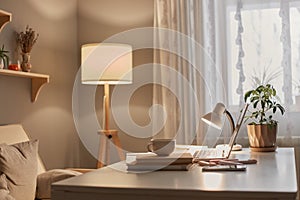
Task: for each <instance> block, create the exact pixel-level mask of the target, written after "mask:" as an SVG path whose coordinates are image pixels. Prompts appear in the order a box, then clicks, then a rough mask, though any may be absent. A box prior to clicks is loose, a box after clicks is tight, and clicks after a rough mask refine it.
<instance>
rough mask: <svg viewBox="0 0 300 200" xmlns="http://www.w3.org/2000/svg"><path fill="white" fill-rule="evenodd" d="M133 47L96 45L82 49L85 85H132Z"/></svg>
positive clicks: (82, 69)
mask: <svg viewBox="0 0 300 200" xmlns="http://www.w3.org/2000/svg"><path fill="white" fill-rule="evenodd" d="M131 69H132V47H131V46H130V45H127V44H113V43H94V44H86V45H83V46H82V48H81V80H82V83H83V84H92V85H103V84H106V83H107V84H110V85H115V84H130V83H132V70H131Z"/></svg>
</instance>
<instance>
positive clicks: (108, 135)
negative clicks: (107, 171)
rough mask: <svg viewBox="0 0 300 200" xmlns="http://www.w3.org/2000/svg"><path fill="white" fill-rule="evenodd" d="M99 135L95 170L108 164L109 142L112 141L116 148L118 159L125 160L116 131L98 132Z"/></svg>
mask: <svg viewBox="0 0 300 200" xmlns="http://www.w3.org/2000/svg"><path fill="white" fill-rule="evenodd" d="M98 133H99V134H100V148H99V154H98V162H97V168H101V167H104V166H105V165H106V164H109V163H110V155H109V150H110V149H109V146H110V145H109V140H111V141H112V143H113V144H114V146H115V147H116V149H117V151H118V154H119V157H120V159H121V160H125V156H124V153H123V151H122V147H121V142H120V139H119V136H118V131H117V130H101V131H98Z"/></svg>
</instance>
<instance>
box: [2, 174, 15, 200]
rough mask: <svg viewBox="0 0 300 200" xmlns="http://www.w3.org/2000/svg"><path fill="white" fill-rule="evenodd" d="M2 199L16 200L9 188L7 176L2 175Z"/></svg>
mask: <svg viewBox="0 0 300 200" xmlns="http://www.w3.org/2000/svg"><path fill="white" fill-rule="evenodd" d="M0 199H1V200H15V198H13V197H12V196H11V195H10V194H9V190H8V188H7V180H6V176H5V174H1V175H0Z"/></svg>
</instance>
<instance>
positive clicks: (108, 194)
mask: <svg viewBox="0 0 300 200" xmlns="http://www.w3.org/2000/svg"><path fill="white" fill-rule="evenodd" d="M232 157H235V158H239V159H249V158H252V159H257V161H258V163H257V164H254V165H247V171H246V172H202V170H201V167H198V166H197V167H195V168H193V169H192V170H190V171H157V172H149V173H137V174H135V173H128V172H127V173H126V172H122V170H125V169H126V166H125V164H124V163H117V164H114V165H111V166H109V167H105V168H101V169H98V170H95V171H93V172H90V173H87V174H84V175H81V176H78V177H74V178H70V179H67V180H64V181H60V182H57V183H54V184H53V185H52V199H53V200H62V199H64V200H68V199H72V200H81V199H89V200H92V199H98V198H100V197H101V199H110V200H113V199H131V200H132V198H133V197H137V196H140V197H141V198H143V199H147V200H148V199H149V200H150V199H172V200H174V199H182V198H189V200H190V199H199V197H204V199H224V198H225V199H226V198H230V199H234V198H236V199H241V198H243V199H260V198H262V199H263V198H266V199H270V198H274V199H295V198H296V193H297V178H296V169H295V156H294V149H293V148H278V149H277V151H276V152H272V153H263V152H249V150H248V149H244V150H243V151H240V152H234V153H233V154H232Z"/></svg>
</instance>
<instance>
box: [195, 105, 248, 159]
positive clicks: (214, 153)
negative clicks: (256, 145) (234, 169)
mask: <svg viewBox="0 0 300 200" xmlns="http://www.w3.org/2000/svg"><path fill="white" fill-rule="evenodd" d="M248 106H249V104H245V106H244V108H243V109H242V111H241V113H240V116H239V118H238V121H237V124H236V126H235V129H234V131H233V133H232V135H231V138H230V141H229V144H228V145H226V146H225V147H224V148H208V149H201V150H199V151H196V152H195V154H194V158H195V159H197V160H212V159H227V158H229V156H230V153H231V151H232V148H233V145H234V144H235V140H236V137H237V135H238V133H239V130H240V127H241V125H242V123H243V120H244V117H245V114H246V112H247V109H248Z"/></svg>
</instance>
